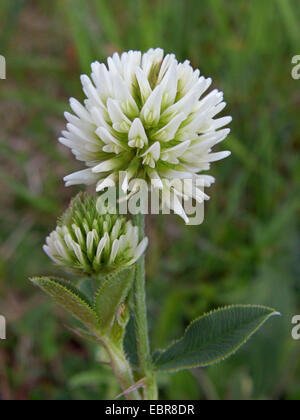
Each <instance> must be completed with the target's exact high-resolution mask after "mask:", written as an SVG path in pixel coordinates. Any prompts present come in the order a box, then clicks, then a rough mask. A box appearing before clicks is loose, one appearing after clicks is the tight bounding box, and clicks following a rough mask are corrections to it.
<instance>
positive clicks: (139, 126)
mask: <svg viewBox="0 0 300 420" xmlns="http://www.w3.org/2000/svg"><path fill="white" fill-rule="evenodd" d="M128 140H129V141H128V145H129V146H130V147H137V148H139V149H143V147H144V146H145V145H147V144H148V137H147V135H146V132H145V129H144V126H143V123H142V121H141V120H140V119H139V118H136V119H135V120H134V121H133V123H132V125H131V128H130V130H129V133H128Z"/></svg>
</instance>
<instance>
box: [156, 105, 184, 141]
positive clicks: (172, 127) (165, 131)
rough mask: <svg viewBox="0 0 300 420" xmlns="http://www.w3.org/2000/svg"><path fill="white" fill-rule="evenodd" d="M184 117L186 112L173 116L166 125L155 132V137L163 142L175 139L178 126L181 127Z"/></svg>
mask: <svg viewBox="0 0 300 420" xmlns="http://www.w3.org/2000/svg"><path fill="white" fill-rule="evenodd" d="M184 119H185V114H184V113H183V112H181V113H180V114H178V115H176V117H174V118H172V120H171V121H170V122H169V123H168V124H167V125H166V126H164V127H163V128H161V129H160V130H158V131H157V132H156V133H155V134H154V136H153V138H154V139H155V140H160V141H162V142H168V141H170V140H173V139H174V137H175V134H176V132H177V130H178V128H179V127H180V125H181V123H182V122H183V120H184Z"/></svg>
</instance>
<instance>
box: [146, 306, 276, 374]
mask: <svg viewBox="0 0 300 420" xmlns="http://www.w3.org/2000/svg"><path fill="white" fill-rule="evenodd" d="M274 315H279V313H278V312H276V311H274V310H273V309H270V308H267V307H264V306H258V305H237V306H230V307H226V308H222V309H218V310H216V311H214V312H211V313H209V314H205V315H203V316H201V317H200V318H198V319H196V320H195V321H193V322H192V323H191V324H190V326H189V327H188V328H187V330H186V332H185V334H184V336H183V337H182V338H181V339H180V340H178V341H176V342H175V343H174V344H172V345H171V346H170V347H169V348H167V349H166V350H160V351H157V352H156V353H155V354H154V356H153V359H154V368H155V369H156V370H157V371H162V372H175V371H178V370H181V369H190V368H195V367H205V366H209V365H212V364H214V363H218V362H220V361H222V360H224V359H226V358H228V357H229V356H231V355H232V354H233V353H235V352H236V351H237V350H238V349H239V348H240V347H241V346H242V345H243V344H244V343H246V342H247V341H248V340H249V338H250V337H251V336H252V335H253V334H254V333H255V332H256V331H257V330H258V329H259V328H260V327H261V326H262V325H263V324H264V323H265V322H266V321H267V320H268V319H269V318H270V317H272V316H274Z"/></svg>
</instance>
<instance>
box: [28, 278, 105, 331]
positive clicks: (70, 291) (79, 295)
mask: <svg viewBox="0 0 300 420" xmlns="http://www.w3.org/2000/svg"><path fill="white" fill-rule="evenodd" d="M42 279H47V280H49V281H52V282H54V283H56V285H58V286H59V287H61V288H62V289H64V290H65V291H67V292H68V293H71V294H72V295H73V296H75V297H76V298H77V299H78V300H79V301H80V302H82V303H83V305H85V306H87V307H88V309H89V310H90V311H91V312H92V314H93V315H95V319H96V321H97V324H98V326H99V327H100V318H99V316H98V314H97V312H96V311H95V309H94V308H93V307H92V306H91V303H90V302H89V300H88V298H87V300H84V299H83V297H82V296H81V292H80V291H78V292H79V293H76V292H74V290H73V288H70V289H68V288H67V287H66V286H63V285H62V284H61V283H59V281H56V280H61V281H63V282H65V283H70V285H72V283H71V282H69V281H68V280H65V279H63V278H59V277H49V276H41V277H31V278H30V279H29V280H30V281H31V282H32V283H33V284H34V285H35V286H38V287H39V288H40V289H42V290H43V288H42V287H41V286H40V285H39V284H38V282H37V281H38V280H42ZM55 279H56V280H55ZM73 287H75V286H73ZM43 291H44V292H45V293H46V294H48V295H49V296H51V295H50V293H48V292H46V291H45V290H43ZM56 303H57V304H58V305H60V306H61V307H63V305H61V304H59V303H58V302H56ZM71 315H72V316H74V317H75V318H77V319H78V320H79V321H80V319H79V318H78V317H76V316H75V315H74V314H73V313H71ZM80 322H82V321H80Z"/></svg>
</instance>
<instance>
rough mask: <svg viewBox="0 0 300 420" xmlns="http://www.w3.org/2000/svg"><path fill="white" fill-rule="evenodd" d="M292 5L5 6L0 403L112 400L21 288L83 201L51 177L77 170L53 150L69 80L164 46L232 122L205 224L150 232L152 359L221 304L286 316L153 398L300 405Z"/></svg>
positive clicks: (90, 350)
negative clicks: (204, 82)
mask: <svg viewBox="0 0 300 420" xmlns="http://www.w3.org/2000/svg"><path fill="white" fill-rule="evenodd" d="M299 21H300V2H299V1H298V0H272V1H270V0H252V1H251V2H250V1H242V0H235V1H230V2H229V1H225V0H201V1H200V0H160V1H159V0H157V1H155V0H153V1H150V0H90V1H86V0H52V1H46V0H45V1H43V0H40V1H37V0H36V1H34V0H32V1H30V0H28V1H25V0H1V3H0V54H2V55H4V56H5V57H6V60H7V80H0V98H1V100H0V111H1V115H2V117H1V123H0V162H1V169H0V191H1V206H0V207H1V208H0V314H3V315H5V316H6V318H7V323H8V331H7V334H8V339H7V340H6V341H0V399H26V400H27V399H29V400H39V399H46V400H53V399H70V400H75V399H97V398H101V399H111V398H113V397H114V396H116V395H117V394H118V393H119V388H118V385H117V383H116V381H115V379H114V378H113V376H112V375H111V372H110V370H109V369H108V368H106V367H103V366H102V365H100V364H99V362H98V360H99V358H100V355H99V350H98V349H97V348H96V347H94V346H93V345H92V344H91V345H90V344H85V343H83V342H82V341H81V340H80V339H77V338H76V337H74V336H73V335H72V333H71V332H69V331H68V330H67V329H66V328H65V325H70V324H71V322H70V321H71V319H70V318H69V317H68V315H66V314H65V313H64V312H63V311H62V310H61V309H59V308H58V307H56V306H55V305H54V304H52V303H51V302H50V301H49V300H48V299H47V298H46V297H45V296H44V295H42V293H41V292H39V291H38V290H36V289H34V288H33V287H32V285H31V284H30V283H29V281H28V277H30V276H34V275H39V274H54V273H58V274H61V273H60V272H59V271H57V269H55V268H54V267H53V266H52V264H51V262H50V261H49V260H48V258H47V257H46V256H45V255H44V254H43V252H42V249H41V247H42V244H43V241H44V238H45V236H46V235H47V234H48V233H49V232H50V230H52V229H53V228H54V226H55V220H56V217H57V216H59V215H60V214H61V212H62V211H63V209H65V208H66V206H67V204H68V202H69V199H70V198H71V197H72V196H73V195H74V194H75V193H76V192H77V191H78V190H79V188H70V189H66V188H64V186H63V182H62V177H63V176H64V175H66V174H68V173H70V172H72V171H74V170H76V169H80V168H81V165H80V164H79V163H78V162H77V163H76V161H75V160H74V159H73V157H71V154H70V152H69V151H68V150H67V149H66V148H64V147H62V146H60V145H59V144H58V142H57V138H58V136H59V133H60V131H61V130H62V129H63V128H64V124H65V122H64V118H63V111H64V110H66V109H68V98H69V97H70V96H74V97H76V98H78V99H83V93H82V91H81V87H80V81H79V75H80V74H81V73H82V72H89V66H90V63H91V62H92V61H93V60H95V59H98V60H105V58H106V57H107V56H108V55H110V54H112V53H113V52H114V51H123V50H128V49H139V50H142V51H146V50H147V49H148V48H150V47H158V46H159V47H162V48H164V49H165V51H166V52H174V53H176V55H177V57H178V59H180V60H184V59H190V60H191V63H192V65H193V66H194V67H199V68H200V69H201V72H202V74H204V75H205V76H211V77H212V78H213V80H214V83H215V87H217V88H219V89H221V90H223V91H224V93H225V99H226V101H227V102H228V107H227V113H229V114H231V115H232V116H233V118H234V120H233V123H232V125H231V128H232V134H231V135H230V137H229V138H228V140H227V141H226V148H229V149H230V150H232V156H231V158H229V159H226V161H224V162H221V163H217V164H215V165H214V166H213V175H215V176H216V178H217V183H216V185H215V186H214V187H213V188H211V189H210V191H209V194H210V195H211V197H212V199H211V201H210V202H209V203H208V204H207V206H206V217H205V222H204V224H203V225H201V226H196V227H186V226H185V225H184V224H183V223H182V222H181V220H180V219H179V218H178V217H174V216H159V217H150V218H149V220H148V235H149V237H150V240H151V246H150V250H149V253H148V300H149V317H150V322H151V336H152V338H151V339H152V343H153V347H154V348H157V347H160V346H163V345H165V344H166V343H168V342H169V341H170V340H172V339H174V338H176V337H178V336H180V335H181V334H182V331H183V329H184V327H185V326H186V325H187V323H188V322H189V320H191V319H193V318H194V317H196V316H198V315H199V314H201V313H203V312H204V311H208V310H210V309H212V308H215V307H218V306H219V305H225V304H230V303H262V304H266V305H269V306H272V307H275V308H276V309H277V310H279V311H281V312H282V314H283V316H282V318H281V319H274V320H271V321H270V322H269V324H268V325H267V326H266V327H264V328H263V330H262V331H261V332H260V333H258V334H257V335H256V336H255V337H254V338H253V339H252V340H251V342H250V343H248V344H247V345H246V346H245V347H244V348H243V350H242V351H240V352H239V353H238V354H237V355H236V356H234V357H232V358H231V359H229V360H227V361H226V362H224V363H222V364H220V365H218V366H215V367H212V368H208V369H205V370H195V371H191V372H190V371H185V372H181V373H177V374H173V375H169V376H166V375H161V376H160V377H159V382H160V388H161V398H164V399H286V400H289V399H300V341H298V342H297V341H293V340H292V338H291V328H292V325H291V318H292V316H293V315H295V314H297V313H298V314H300V282H299V274H300V268H299V251H300V237H299V232H300V230H299V228H300V226H299V210H300V200H299V192H300V160H299V150H300V142H299V140H300V139H299V137H300V119H299V109H300V106H299V105H300V80H298V81H296V80H293V79H292V77H291V70H292V64H291V59H292V57H293V56H294V55H297V54H300V30H299Z"/></svg>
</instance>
